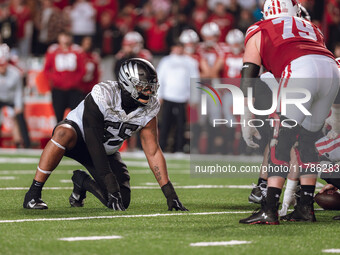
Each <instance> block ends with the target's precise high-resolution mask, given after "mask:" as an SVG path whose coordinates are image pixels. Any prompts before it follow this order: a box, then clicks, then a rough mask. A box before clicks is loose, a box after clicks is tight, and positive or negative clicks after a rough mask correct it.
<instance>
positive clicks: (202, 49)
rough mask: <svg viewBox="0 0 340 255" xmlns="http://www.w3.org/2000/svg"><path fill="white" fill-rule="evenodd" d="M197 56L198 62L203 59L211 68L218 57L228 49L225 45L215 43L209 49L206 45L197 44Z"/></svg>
mask: <svg viewBox="0 0 340 255" xmlns="http://www.w3.org/2000/svg"><path fill="white" fill-rule="evenodd" d="M196 51H197V54H198V56H199V61H200V60H201V59H205V60H206V61H207V63H208V65H209V66H213V65H214V64H215V62H216V60H217V58H219V57H223V56H224V55H225V54H226V53H227V52H229V47H228V45H227V44H226V43H215V44H214V45H213V46H211V47H207V46H206V43H204V42H203V43H199V44H198V46H197V49H196Z"/></svg>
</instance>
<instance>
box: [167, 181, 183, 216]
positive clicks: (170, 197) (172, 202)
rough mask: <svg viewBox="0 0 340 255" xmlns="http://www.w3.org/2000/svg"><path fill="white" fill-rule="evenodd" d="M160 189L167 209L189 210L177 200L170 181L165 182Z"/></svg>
mask: <svg viewBox="0 0 340 255" xmlns="http://www.w3.org/2000/svg"><path fill="white" fill-rule="evenodd" d="M161 189H162V191H163V194H164V196H165V197H166V202H167V204H168V211H172V209H175V210H176V211H178V210H179V211H189V210H188V209H187V208H185V207H184V206H183V205H182V203H181V201H179V198H178V196H177V194H176V191H175V189H174V187H173V186H172V183H171V182H170V181H169V182H168V183H167V184H165V185H164V186H163V187H162V188H161Z"/></svg>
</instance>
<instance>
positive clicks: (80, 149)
mask: <svg viewBox="0 0 340 255" xmlns="http://www.w3.org/2000/svg"><path fill="white" fill-rule="evenodd" d="M61 124H70V125H71V126H72V127H73V128H74V129H75V130H76V132H77V136H78V139H77V144H76V145H75V147H74V148H73V149H71V150H66V152H65V156H67V157H70V158H72V159H74V160H76V161H78V162H79V163H80V164H82V165H83V166H84V167H85V168H86V169H87V170H88V171H89V173H90V174H91V175H92V177H93V178H94V180H95V182H96V184H97V186H98V188H99V189H100V193H101V194H100V196H98V194H95V193H93V190H87V191H89V192H91V193H93V195H95V196H96V197H97V198H98V199H99V200H100V202H102V203H103V204H104V205H105V206H107V203H108V198H107V197H108V194H107V193H108V192H107V190H106V186H105V184H104V181H103V179H102V178H101V177H100V176H99V174H98V172H97V171H96V169H95V167H94V165H93V162H92V159H91V156H90V153H89V151H88V150H87V146H86V144H85V142H84V140H83V137H82V134H81V132H80V129H79V127H78V125H77V124H76V123H74V122H73V121H70V120H67V119H65V120H63V121H62V122H60V123H58V125H61ZM58 125H57V126H58ZM90 146H91V145H90ZM107 158H108V160H109V163H110V167H111V170H112V172H113V174H114V175H115V176H116V178H117V181H118V184H119V186H120V193H121V195H122V200H123V205H124V207H125V209H127V208H128V207H129V205H130V200H131V190H130V175H129V172H128V169H127V167H126V165H125V163H124V162H123V161H122V158H121V156H120V153H119V152H116V153H114V154H112V155H108V156H107Z"/></svg>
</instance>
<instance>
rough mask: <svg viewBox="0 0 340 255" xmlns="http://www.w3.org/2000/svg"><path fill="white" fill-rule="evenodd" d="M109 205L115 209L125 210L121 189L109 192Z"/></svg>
mask: <svg viewBox="0 0 340 255" xmlns="http://www.w3.org/2000/svg"><path fill="white" fill-rule="evenodd" d="M107 207H109V208H111V209H113V210H115V211H125V207H124V205H123V201H122V196H121V194H120V192H119V191H118V192H115V193H113V194H109V202H108V203H107Z"/></svg>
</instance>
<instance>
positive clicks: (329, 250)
mask: <svg viewBox="0 0 340 255" xmlns="http://www.w3.org/2000/svg"><path fill="white" fill-rule="evenodd" d="M322 252H325V253H340V249H326V250H322Z"/></svg>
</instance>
